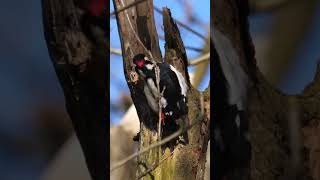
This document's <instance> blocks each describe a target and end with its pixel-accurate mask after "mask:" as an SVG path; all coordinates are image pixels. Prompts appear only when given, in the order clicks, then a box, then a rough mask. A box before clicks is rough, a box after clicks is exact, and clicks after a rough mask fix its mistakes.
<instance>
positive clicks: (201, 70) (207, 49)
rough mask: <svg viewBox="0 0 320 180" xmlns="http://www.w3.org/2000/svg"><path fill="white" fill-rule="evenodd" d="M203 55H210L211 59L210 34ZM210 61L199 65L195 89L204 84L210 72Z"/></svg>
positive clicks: (196, 71) (195, 74)
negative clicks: (206, 75) (205, 77)
mask: <svg viewBox="0 0 320 180" xmlns="http://www.w3.org/2000/svg"><path fill="white" fill-rule="evenodd" d="M201 53H202V55H205V54H207V53H209V58H210V33H208V35H207V40H206V44H205V45H204V46H203V49H202V52H201ZM209 62H210V59H209V60H208V61H202V62H201V63H200V64H197V66H196V68H195V70H194V82H195V83H194V87H198V86H199V85H200V83H201V82H202V79H203V77H204V76H205V74H206V73H207V71H208V66H209Z"/></svg>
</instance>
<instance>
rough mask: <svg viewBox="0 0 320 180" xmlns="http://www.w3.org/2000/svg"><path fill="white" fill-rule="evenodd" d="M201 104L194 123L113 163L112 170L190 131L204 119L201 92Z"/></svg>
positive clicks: (201, 95)
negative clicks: (198, 114)
mask: <svg viewBox="0 0 320 180" xmlns="http://www.w3.org/2000/svg"><path fill="white" fill-rule="evenodd" d="M200 104H201V111H200V116H198V117H197V119H195V120H194V121H193V122H192V124H190V125H188V126H186V127H184V128H180V129H178V130H177V131H176V132H174V133H172V134H171V135H169V136H168V137H166V138H164V139H162V140H161V141H159V142H156V143H154V144H151V145H150V146H149V147H146V148H144V149H142V150H140V151H138V152H135V153H133V154H131V155H130V156H128V157H126V158H125V159H123V160H121V161H119V162H117V163H115V165H113V166H112V167H111V169H110V171H111V172H112V171H114V170H115V169H118V168H120V167H121V166H123V165H124V164H126V163H127V162H129V161H130V160H132V159H133V158H135V157H137V156H139V155H141V154H143V153H146V152H148V151H150V150H151V149H153V148H156V147H158V146H161V145H163V144H165V143H167V142H169V141H171V140H172V139H174V138H176V137H178V136H180V135H181V134H182V133H184V132H186V131H188V130H189V129H191V128H192V127H193V126H194V125H196V124H198V123H199V122H201V121H202V120H203V115H204V100H203V94H202V93H200Z"/></svg>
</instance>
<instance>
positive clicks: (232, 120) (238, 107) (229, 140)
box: [211, 26, 254, 180]
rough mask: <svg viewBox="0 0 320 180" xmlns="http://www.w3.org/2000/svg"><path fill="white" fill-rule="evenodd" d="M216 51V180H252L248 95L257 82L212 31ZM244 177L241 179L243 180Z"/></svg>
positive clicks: (225, 39) (221, 37)
mask: <svg viewBox="0 0 320 180" xmlns="http://www.w3.org/2000/svg"><path fill="white" fill-rule="evenodd" d="M211 33H213V34H212V35H211V37H212V40H213V41H211V43H212V42H213V44H211V47H213V61H212V62H213V71H214V72H215V74H214V76H213V100H212V101H213V116H214V117H213V121H214V123H213V126H214V127H213V131H212V132H213V138H212V140H213V152H214V154H215V156H214V160H213V162H214V163H213V164H214V167H213V169H214V172H215V173H214V179H217V180H221V179H225V178H226V177H227V179H250V178H243V177H249V176H250V174H248V172H250V171H249V166H250V160H251V144H250V136H249V132H248V128H249V122H248V117H247V99H248V91H249V89H250V88H251V87H252V86H253V84H254V81H253V80H252V79H251V78H250V77H249V76H248V73H247V72H246V71H245V70H244V69H243V66H242V65H241V63H240V55H239V54H238V52H237V50H236V49H235V48H234V46H233V44H232V43H231V41H230V40H229V39H228V37H227V36H225V35H224V34H223V33H222V32H220V31H219V30H218V29H216V28H215V26H213V27H211ZM240 177H241V178H240Z"/></svg>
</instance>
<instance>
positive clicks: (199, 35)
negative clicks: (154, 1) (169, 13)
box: [153, 6, 206, 41]
mask: <svg viewBox="0 0 320 180" xmlns="http://www.w3.org/2000/svg"><path fill="white" fill-rule="evenodd" d="M153 7H154V9H155V11H156V12H158V13H160V14H162V11H161V10H160V9H159V8H158V7H156V6H153ZM172 19H173V20H174V21H176V23H177V24H178V25H180V26H181V27H183V28H184V29H186V30H188V31H190V32H192V33H193V34H195V35H197V36H198V37H199V38H201V39H203V40H204V41H206V37H205V36H203V35H202V34H201V33H198V32H197V31H195V30H193V29H192V28H190V27H189V26H188V25H186V24H184V23H182V22H180V21H178V20H177V19H175V18H172Z"/></svg>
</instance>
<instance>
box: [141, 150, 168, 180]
mask: <svg viewBox="0 0 320 180" xmlns="http://www.w3.org/2000/svg"><path fill="white" fill-rule="evenodd" d="M173 152H174V151H172V152H171V153H170V155H168V156H167V157H165V158H163V159H161V161H159V162H158V163H156V164H154V165H153V166H152V167H151V168H149V169H148V170H146V171H145V172H143V173H142V174H140V175H139V176H138V177H137V180H139V179H141V178H143V177H144V176H146V175H147V174H149V173H150V172H151V171H153V170H155V169H156V168H157V167H159V165H160V164H161V163H162V162H163V161H165V160H166V159H168V158H169V157H171V156H172V155H173Z"/></svg>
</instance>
